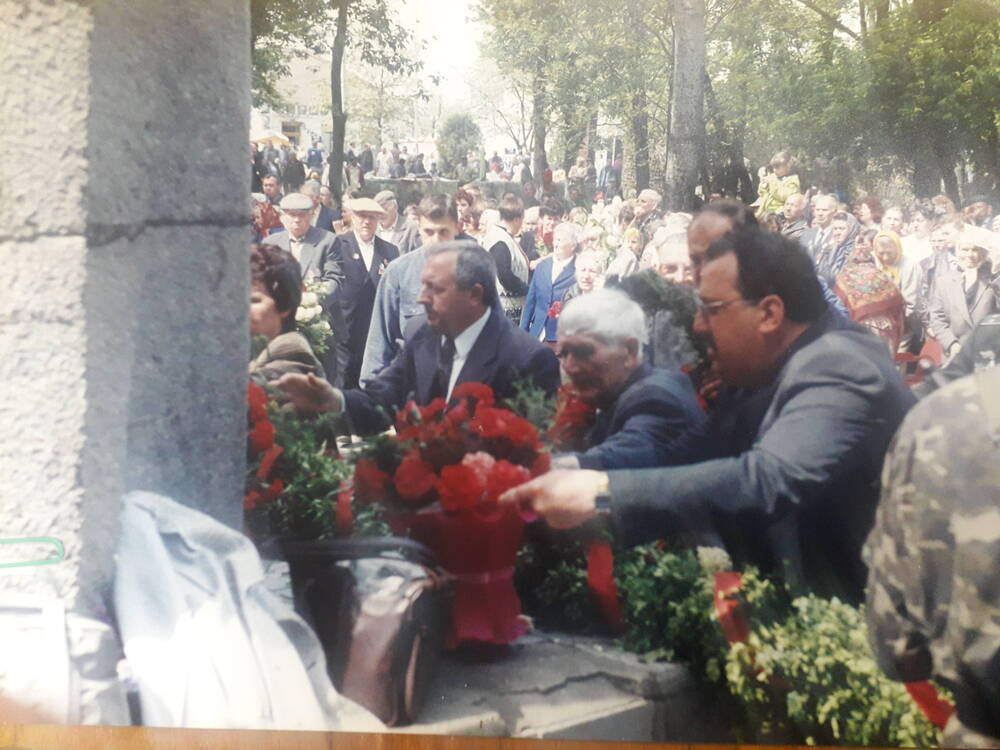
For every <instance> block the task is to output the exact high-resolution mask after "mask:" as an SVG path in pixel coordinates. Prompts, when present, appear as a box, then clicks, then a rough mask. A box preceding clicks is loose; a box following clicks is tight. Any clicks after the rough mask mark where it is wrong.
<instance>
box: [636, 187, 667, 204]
mask: <svg viewBox="0 0 1000 750" xmlns="http://www.w3.org/2000/svg"><path fill="white" fill-rule="evenodd" d="M639 200H641V201H645V200H653V201H657V202H659V201H661V200H663V196H662V195H660V194H659V193H658V192H656V191H655V190H653V189H652V188H646V189H645V190H643V191H642V192H641V193H639Z"/></svg>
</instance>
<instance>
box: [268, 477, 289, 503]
mask: <svg viewBox="0 0 1000 750" xmlns="http://www.w3.org/2000/svg"><path fill="white" fill-rule="evenodd" d="M284 491H285V483H284V482H283V481H282V480H280V479H275V480H274V481H273V482H271V483H270V484H269V485H267V489H266V490H264V499H265V500H277V499H278V496H279V495H281V493H282V492H284Z"/></svg>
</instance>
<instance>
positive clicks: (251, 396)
mask: <svg viewBox="0 0 1000 750" xmlns="http://www.w3.org/2000/svg"><path fill="white" fill-rule="evenodd" d="M247 405H248V406H249V407H250V422H251V423H254V424H256V423H257V422H263V421H265V420H266V419H267V391H265V390H264V389H263V388H261V387H260V386H259V385H257V384H256V383H247Z"/></svg>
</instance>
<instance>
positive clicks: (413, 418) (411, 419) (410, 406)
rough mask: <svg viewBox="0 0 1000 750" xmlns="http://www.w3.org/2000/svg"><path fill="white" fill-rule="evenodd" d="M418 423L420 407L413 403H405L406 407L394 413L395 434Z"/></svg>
mask: <svg viewBox="0 0 1000 750" xmlns="http://www.w3.org/2000/svg"><path fill="white" fill-rule="evenodd" d="M419 423H420V407H418V406H417V404H416V402H415V401H407V402H406V405H405V406H404V407H403V408H402V409H400V410H399V411H398V412H396V432H400V431H402V430H403V429H405V428H406V427H410V426H412V425H416V424H419Z"/></svg>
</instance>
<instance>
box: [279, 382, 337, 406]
mask: <svg viewBox="0 0 1000 750" xmlns="http://www.w3.org/2000/svg"><path fill="white" fill-rule="evenodd" d="M277 386H278V388H280V389H281V390H283V391H284V392H285V394H286V395H287V396H288V401H289V403H291V404H292V406H294V407H295V408H296V409H298V410H299V411H303V412H309V413H314V414H315V413H318V412H324V411H334V412H336V411H341V410H342V409H343V408H344V405H343V404H342V403H341V399H340V396H339V394H338V393H337V391H335V390H334V388H333V386H332V385H330V384H329V383H328V382H326V381H325V380H322V379H320V378H317V377H316V376H315V375H313V374H312V373H310V374H308V375H300V374H299V373H287V374H285V375H282V376H281V377H280V378H279V379H278V382H277Z"/></svg>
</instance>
